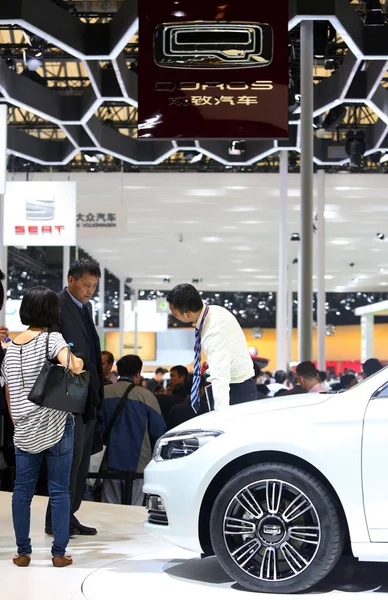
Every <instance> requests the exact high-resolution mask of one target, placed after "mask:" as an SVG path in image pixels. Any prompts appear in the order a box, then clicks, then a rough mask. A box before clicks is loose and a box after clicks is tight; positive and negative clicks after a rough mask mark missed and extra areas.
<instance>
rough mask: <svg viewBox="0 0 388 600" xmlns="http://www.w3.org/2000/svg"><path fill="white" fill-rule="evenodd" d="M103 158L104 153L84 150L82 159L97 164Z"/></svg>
mask: <svg viewBox="0 0 388 600" xmlns="http://www.w3.org/2000/svg"><path fill="white" fill-rule="evenodd" d="M103 158H104V155H103V154H101V153H99V152H84V159H85V160H86V162H88V163H96V164H98V163H99V162H100V161H101V160H102V159H103Z"/></svg>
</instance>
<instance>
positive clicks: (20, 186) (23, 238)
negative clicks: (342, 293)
mask: <svg viewBox="0 0 388 600" xmlns="http://www.w3.org/2000/svg"><path fill="white" fill-rule="evenodd" d="M3 233H4V245H5V246H75V244H76V184H75V182H73V181H23V182H14V181H12V182H7V185H6V193H5V196H4V223H3Z"/></svg>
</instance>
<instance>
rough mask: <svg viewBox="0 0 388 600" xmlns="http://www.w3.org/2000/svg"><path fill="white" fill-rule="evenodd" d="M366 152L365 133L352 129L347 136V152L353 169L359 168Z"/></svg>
mask: <svg viewBox="0 0 388 600" xmlns="http://www.w3.org/2000/svg"><path fill="white" fill-rule="evenodd" d="M365 150H366V144H365V131H363V130H362V129H352V130H350V131H349V132H348V135H347V136H346V145H345V151H346V154H347V155H348V157H349V158H350V166H351V167H359V166H360V165H361V161H362V157H363V155H364V153H365Z"/></svg>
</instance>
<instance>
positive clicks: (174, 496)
mask: <svg viewBox="0 0 388 600" xmlns="http://www.w3.org/2000/svg"><path fill="white" fill-rule="evenodd" d="M198 454H201V453H198ZM197 461H198V457H196V456H195V454H194V455H193V456H189V457H187V458H183V459H177V460H169V461H166V462H155V461H154V460H153V461H151V462H150V464H149V465H148V467H147V468H146V470H145V472H144V487H143V491H144V493H145V494H150V495H151V496H159V497H160V499H161V502H162V503H163V506H164V511H163V510H160V511H159V510H156V511H155V510H151V511H150V514H149V520H148V521H146V522H145V523H144V527H145V529H146V531H147V532H148V533H150V534H151V535H154V536H155V537H158V538H162V539H164V540H166V541H167V542H170V543H171V544H175V545H177V546H181V547H182V548H185V549H187V550H191V551H193V552H199V553H200V552H202V548H201V544H200V541H199V537H198V522H199V513H200V508H201V503H202V498H203V494H204V492H205V491H206V487H205V489H204V488H203V485H204V481H203V465H202V468H201V464H198V465H194V464H193V463H195V462H197ZM189 462H190V463H191V464H190V468H189V464H188V463H189ZM198 462H199V463H200V461H198ZM155 503H156V500H155ZM154 507H155V506H154ZM149 508H152V507H149ZM157 508H161V509H162V508H163V507H162V505H161V504H160V503H159V506H157ZM158 513H159V514H158ZM163 513H165V518H162V519H160V524H157V523H156V521H157V520H159V519H158V516H160V517H164V515H163Z"/></svg>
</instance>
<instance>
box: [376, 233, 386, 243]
mask: <svg viewBox="0 0 388 600" xmlns="http://www.w3.org/2000/svg"><path fill="white" fill-rule="evenodd" d="M376 235H377V237H378V239H379V240H381V241H383V240H385V235H384V234H383V233H377V234H376Z"/></svg>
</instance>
